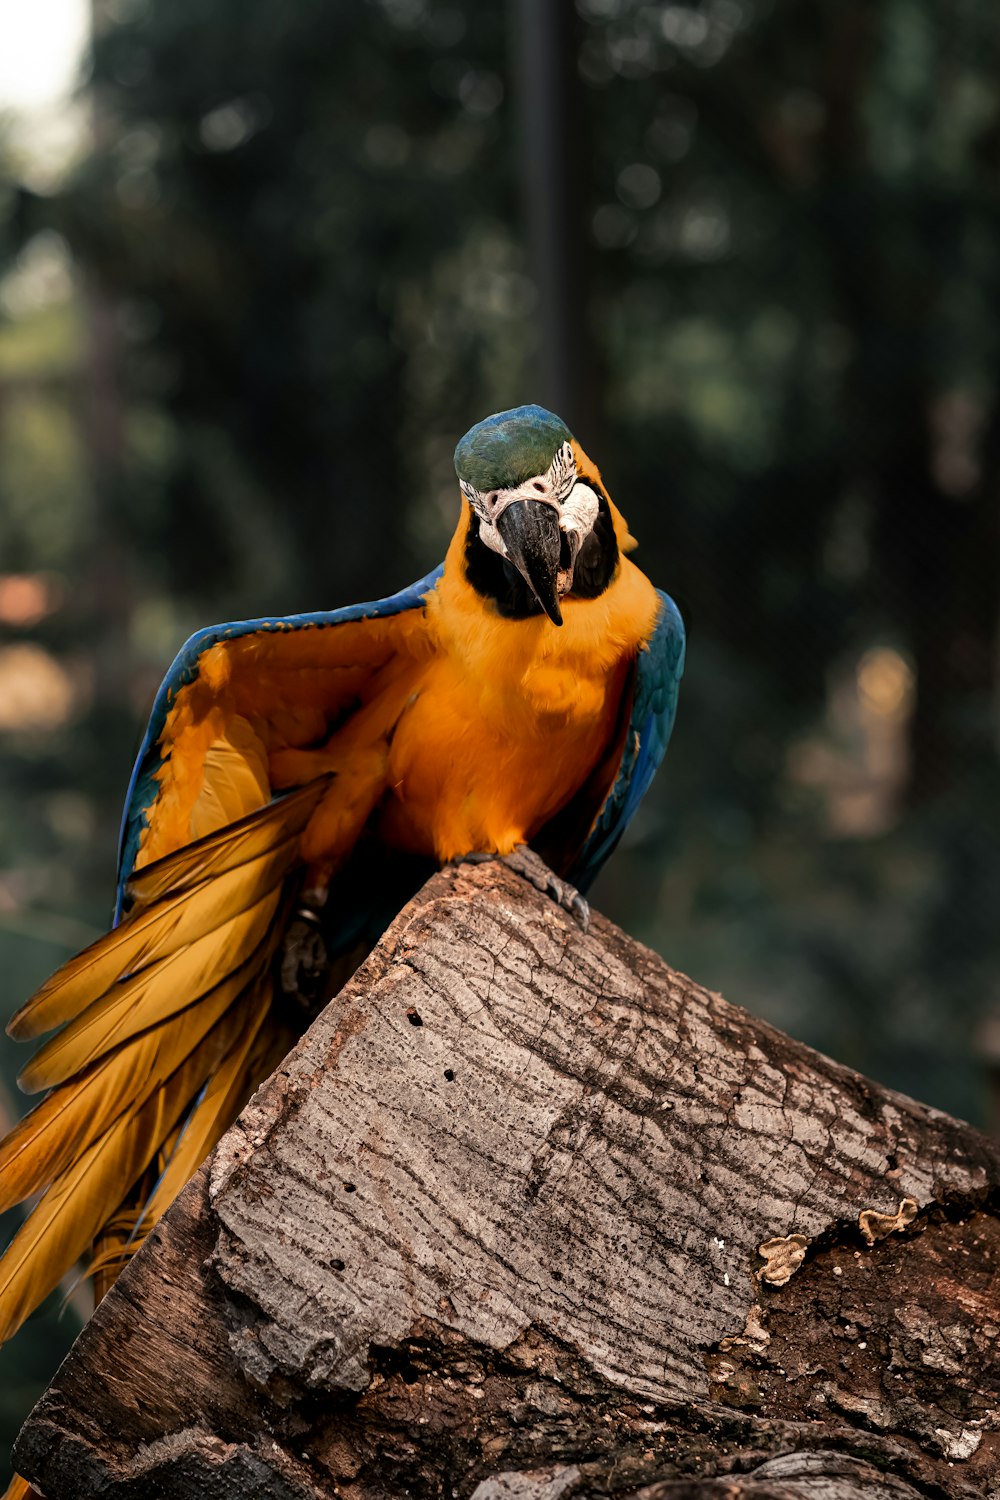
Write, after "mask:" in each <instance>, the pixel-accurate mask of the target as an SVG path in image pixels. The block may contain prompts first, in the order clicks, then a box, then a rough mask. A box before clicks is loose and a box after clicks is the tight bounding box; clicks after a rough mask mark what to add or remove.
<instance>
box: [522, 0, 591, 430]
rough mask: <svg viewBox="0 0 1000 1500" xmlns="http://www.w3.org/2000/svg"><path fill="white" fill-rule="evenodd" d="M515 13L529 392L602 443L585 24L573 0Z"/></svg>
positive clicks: (529, 3)
mask: <svg viewBox="0 0 1000 1500" xmlns="http://www.w3.org/2000/svg"><path fill="white" fill-rule="evenodd" d="M510 16H511V20H512V24H513V28H514V37H513V43H514V47H513V55H514V63H515V67H514V79H515V88H516V106H517V113H518V119H519V125H520V140H519V149H520V178H521V185H522V201H523V211H524V216H525V225H526V241H527V249H528V259H529V265H530V269H531V274H532V277H533V279H534V281H535V285H536V286H537V288H538V297H539V308H538V317H537V323H536V326H537V330H538V340H539V347H538V362H537V366H536V368H535V371H534V374H535V380H536V387H535V393H534V396H533V398H532V399H535V400H538V401H541V402H542V403H543V404H544V405H546V406H549V407H551V408H552V409H553V410H554V411H556V412H558V413H559V415H560V416H561V417H562V418H563V419H564V420H565V421H566V422H567V423H568V424H569V426H570V427H571V428H572V430H573V431H574V432H575V433H577V434H578V435H579V437H580V438H581V440H582V441H584V442H585V443H588V444H594V445H595V446H596V439H595V434H594V424H595V421H596V416H597V413H596V402H595V400H594V388H593V380H592V377H591V371H592V369H593V353H592V351H591V350H590V349H589V347H588V345H589V339H588V329H587V305H588V290H589V288H588V279H589V278H588V275H587V263H588V259H589V244H590V234H589V229H590V226H589V222H588V215H587V191H586V189H587V176H588V174H587V170H586V167H587V160H588V150H587V145H586V130H585V126H586V112H585V109H584V100H583V96H582V88H583V86H582V83H581V80H580V76H579V71H578V68H577V58H578V55H579V43H580V21H579V17H578V16H577V13H576V7H575V5H574V3H573V0H511V7H510Z"/></svg>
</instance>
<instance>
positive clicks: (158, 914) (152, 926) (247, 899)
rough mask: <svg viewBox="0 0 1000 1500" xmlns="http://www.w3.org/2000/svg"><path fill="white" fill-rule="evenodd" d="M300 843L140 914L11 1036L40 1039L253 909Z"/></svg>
mask: <svg viewBox="0 0 1000 1500" xmlns="http://www.w3.org/2000/svg"><path fill="white" fill-rule="evenodd" d="M298 846H299V840H298V837H297V836H296V837H295V838H291V839H286V840H285V842H284V843H282V844H279V845H278V846H277V848H276V849H273V850H268V851H267V852H265V853H264V854H262V855H259V856H258V857H257V858H256V859H254V860H252V861H250V862H249V863H247V864H243V865H239V866H237V867H236V869H233V870H227V871H226V872H225V873H224V874H222V875H220V876H218V877H217V878H216V879H215V880H212V881H211V882H204V883H202V884H201V885H198V886H195V887H193V888H192V889H188V890H184V891H181V892H179V893H177V894H176V895H173V896H171V897H169V898H167V899H165V900H163V901H160V902H158V903H157V904H156V905H155V906H151V907H147V908H145V910H144V911H142V912H141V913H140V914H139V915H138V916H136V917H134V918H126V919H125V921H124V922H123V923H122V924H121V926H120V927H116V928H115V929H114V930H113V931H112V932H109V933H107V935H106V936H105V937H102V938H100V939H99V940H98V941H97V942H96V943H92V944H91V946H90V947H89V948H86V949H85V950H84V952H83V953H81V954H79V955H78V956H77V957H76V958H74V959H71V960H70V962H69V963H67V964H64V965H63V966H62V968H61V969H59V970H57V972H56V973H55V974H53V976H52V978H51V979H49V980H47V981H46V983H45V984H43V985H42V987H41V989H39V990H37V991H36V993H35V994H34V995H33V996H32V998H31V999H30V1000H29V1001H27V1003H26V1004H25V1005H23V1006H22V1007H21V1009H20V1010H19V1011H18V1013H17V1015H16V1016H15V1017H14V1018H13V1020H12V1021H11V1023H10V1025H9V1026H8V1028H7V1029H8V1032H9V1033H10V1035H11V1036H14V1037H17V1038H18V1039H27V1038H29V1037H33V1036H39V1035H40V1034H41V1033H42V1032H43V1031H49V1030H51V1028H52V1027H54V1026H59V1025H61V1024H62V1022H63V1021H68V1020H69V1019H70V1018H71V1017H72V1016H78V1015H79V1014H80V1012H81V1010H83V1009H84V1007H85V1006H86V1005H88V1004H90V1002H91V1001H92V1000H94V999H96V998H97V997H98V996H100V995H103V994H104V993H105V992H106V991H107V990H108V989H110V987H111V986H112V985H113V984H117V983H119V982H121V981H124V980H126V979H130V978H133V977H134V976H135V975H136V974H138V973H141V972H142V971H143V970H145V969H147V968H149V966H150V965H151V964H154V963H156V962H157V961H158V960H159V959H163V958H167V957H169V955H170V954H171V953H176V952H177V951H178V950H179V949H180V948H183V947H186V946H187V945H188V944H189V943H193V942H196V941H197V940H198V938H201V937H204V936H205V934H206V933H209V932H212V931H213V930H214V929H215V928H217V927H218V925H219V922H220V914H222V913H225V914H227V915H230V914H232V913H233V912H241V911H246V910H247V908H248V907H250V906H252V905H253V904H254V902H255V901H257V900H259V899H260V898H261V897H262V896H265V895H266V894H267V893H268V892H269V891H272V890H274V888H275V887H276V886H277V885H279V884H280V883H281V881H282V880H284V878H285V876H286V875H287V874H288V871H289V870H290V869H291V867H292V865H293V864H294V863H295V860H296V857H297V855H298Z"/></svg>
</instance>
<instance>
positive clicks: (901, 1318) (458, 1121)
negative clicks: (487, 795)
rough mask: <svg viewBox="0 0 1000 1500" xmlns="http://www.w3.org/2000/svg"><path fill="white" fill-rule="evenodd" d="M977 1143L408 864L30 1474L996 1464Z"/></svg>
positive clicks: (989, 1204)
mask: <svg viewBox="0 0 1000 1500" xmlns="http://www.w3.org/2000/svg"><path fill="white" fill-rule="evenodd" d="M998 1169H1000V1156H998V1150H997V1148H996V1147H995V1146H994V1145H993V1144H992V1143H991V1142H989V1141H987V1140H986V1139H985V1138H983V1137H982V1136H980V1135H978V1134H977V1133H976V1132H975V1131H973V1130H971V1129H970V1128H969V1127H967V1126H965V1125H962V1124H960V1123H958V1122H956V1121H954V1120H951V1119H949V1118H948V1117H946V1116H944V1115H942V1114H940V1113H938V1112H937V1111H934V1110H930V1109H927V1108H925V1107H923V1106H921V1105H919V1104H915V1103H913V1102H912V1101H911V1100H908V1099H905V1098H903V1097H902V1096H900V1095H898V1094H893V1093H890V1092H888V1091H887V1090H885V1089H882V1088H881V1087H879V1086H878V1085H877V1084H874V1083H872V1082H870V1081H868V1080H866V1079H864V1078H862V1077H860V1076H859V1075H858V1074H856V1073H853V1072H850V1071H849V1070H848V1069H845V1068H842V1067H839V1066H837V1065H836V1064H835V1063H832V1062H830V1061H829V1060H828V1059H826V1058H824V1057H821V1056H819V1055H817V1054H816V1053H814V1052H811V1051H810V1050H809V1049H808V1048H805V1047H803V1046H801V1045H800V1044H798V1043H797V1042H794V1041H792V1040H790V1039H789V1038H788V1037H785V1036H783V1035H781V1034H780V1033H779V1032H777V1031H775V1030H773V1029H772V1028H770V1027H769V1026H767V1025H765V1024H764V1023H762V1022H760V1021H758V1020H756V1019H755V1018H754V1017H752V1016H750V1015H748V1014H747V1013H746V1012H745V1011H742V1010H740V1009H738V1008H737V1007H735V1006H732V1005H729V1004H727V1003H726V1002H725V1001H724V1000H722V999H721V998H720V997H719V996H718V995H714V994H710V993H709V992H707V991H706V990H704V989H702V988H701V987H700V986H699V985H697V984H695V983H693V982H692V981H691V980H689V979H686V978H685V977H684V976H683V975H680V974H677V973H675V972H674V971H673V970H671V969H670V968H668V967H667V965H666V964H665V963H664V962H663V961H662V960H661V959H660V958H658V957H657V956H656V955H655V954H654V953H651V952H650V951H649V950H647V949H645V948H643V947H641V946H640V945H639V944H637V943H635V942H633V941H631V940H630V939H629V938H627V937H626V936H625V935H624V934H623V933H621V932H620V931H619V930H618V929H616V928H614V927H612V926H611V925H610V924H609V923H607V922H606V921H604V920H603V919H602V918H601V917H599V916H595V917H594V919H593V922H592V925H591V928H590V931H589V932H587V933H583V932H582V931H581V930H580V928H579V927H578V926H577V925H576V923H575V922H574V921H573V919H571V918H570V917H568V916H567V915H566V914H565V913H564V912H562V911H561V910H560V909H559V908H557V907H556V906H555V905H554V904H553V903H552V902H550V901H549V900H547V899H546V898H545V897H543V896H541V895H539V894H537V893H536V892H534V891H533V890H531V889H529V888H528V887H527V886H526V885H524V884H523V883H522V882H521V881H519V880H518V879H517V878H516V877H515V876H513V875H512V874H511V873H510V872H509V871H507V870H506V869H505V868H504V867H502V866H499V865H497V864H487V865H484V866H479V867H476V868H474V869H472V868H462V869H459V870H449V871H447V872H445V873H442V874H440V875H437V876H435V877H434V879H433V880H431V881H430V882H429V884H428V885H427V886H426V887H425V888H424V890H423V891H422V892H421V893H420V895H419V896H418V897H417V898H416V899H415V900H414V901H413V902H412V903H411V904H410V906H408V907H407V908H406V910H405V911H404V912H403V913H402V914H401V916H400V917H399V918H398V919H397V920H396V922H395V923H394V925H393V927H392V928H391V929H390V931H389V932H388V934H387V935H386V937H385V939H384V940H383V942H382V943H381V944H380V946H379V948H378V949H377V950H376V951H375V953H373V955H372V956H371V958H370V959H369V960H368V962H367V963H366V964H365V965H364V966H363V967H362V969H361V970H359V972H358V973H357V975H356V976H355V978H354V979H353V980H352V981H351V982H350V984H349V985H348V986H347V987H346V988H345V990H344V991H342V993H341V994H340V996H339V997H338V998H337V999H336V1000H334V1001H333V1002H332V1004H331V1005H330V1006H329V1007H328V1008H327V1009H326V1010H325V1011H324V1012H323V1014H322V1015H321V1016H320V1017H319V1019H318V1020H317V1021H316V1022H315V1024H314V1025H313V1026H312V1027H311V1029H310V1030H309V1032H308V1033H307V1034H306V1036H305V1037H304V1038H303V1039H302V1041H301V1043H300V1044H299V1046H298V1047H297V1048H296V1049H295V1051H294V1052H293V1053H291V1055H290V1056H289V1057H288V1058H287V1059H286V1061H285V1062H284V1063H283V1065H282V1066H281V1068H280V1069H279V1070H278V1071H277V1072H276V1073H275V1074H274V1075H273V1077H272V1078H271V1079H269V1080H268V1082H267V1083H266V1084H265V1085H264V1087H263V1088H262V1089H261V1090H260V1091H259V1093H258V1094H257V1095H256V1096H255V1098H254V1099H253V1101H252V1102H251V1104H250V1105H249V1106H248V1108H247V1109H246V1111H245V1112H244V1114H243V1115H242V1116H241V1118H240V1120H239V1121H238V1122H237V1124H236V1125H235V1126H234V1127H233V1129H232V1130H231V1131H230V1133H229V1134H228V1135H227V1136H226V1138H225V1139H224V1141H223V1142H222V1143H221V1145H220V1147H219V1148H218V1150H217V1151H216V1153H215V1155H214V1157H213V1159H212V1160H211V1161H210V1162H209V1163H208V1164H207V1166H206V1168H204V1169H203V1171H202V1172H201V1173H200V1174H199V1176H198V1177H197V1178H196V1179H195V1181H194V1182H193V1183H192V1184H191V1185H190V1186H189V1187H188V1188H187V1190H186V1191H185V1193H184V1194H183V1195H182V1197H181V1198H180V1199H179V1200H178V1202H177V1204H176V1205H175V1206H174V1208H173V1209H172V1210H171V1212H170V1213H169V1214H168V1215H167V1217H166V1219H165V1220H164V1221H163V1223H162V1224H161V1225H160V1227H159V1228H158V1229H157V1230H156V1231H155V1232H154V1234H153V1235H152V1236H151V1237H150V1240H149V1242H148V1243H147V1245H146V1247H145V1248H144V1249H143V1251H142V1252H141V1253H140V1254H139V1256H138V1257H137V1258H136V1260H135V1262H134V1263H133V1265H132V1266H131V1267H130V1268H129V1270H128V1271H127V1272H126V1273H125V1274H124V1275H123V1276H122V1278H121V1280H120V1281H119V1283H118V1285H117V1287H116V1288H115V1290H114V1291H113V1292H112V1293H111V1294H110V1295H109V1296H108V1297H107V1298H106V1300H105V1301H104V1303H103V1304H102V1305H101V1306H100V1307H99V1308H98V1310H97V1312H96V1314H95V1315H94V1318H93V1320H92V1322H91V1324H90V1325H89V1327H88V1328H87V1329H86V1330H85V1332H84V1333H83V1335H82V1336H81V1337H80V1339H79V1341H78V1343H77V1345H76V1346H75V1347H74V1350H73V1351H72V1353H71V1354H70V1356H69V1358H68V1359H67V1361H66V1363H65V1364H64V1365H63V1367H62V1369H61V1371H60V1372H59V1374H58V1376H57V1378H56V1380H55V1382H54V1383H53V1385H52V1387H51V1388H50V1390H49V1391H48V1392H47V1394H46V1395H45V1396H44V1397H43V1399H42V1401H41V1402H40V1403H39V1405H38V1406H37V1407H36V1409H35V1411H34V1413H33V1414H32V1416H31V1418H30V1420H29V1422H28V1424H27V1426H26V1427H25V1429H24V1431H23V1432H22V1434H21V1437H20V1439H19V1442H18V1445H17V1450H16V1461H17V1465H18V1468H19V1470H20V1471H21V1472H22V1473H24V1474H25V1475H26V1476H28V1477H30V1478H31V1479H32V1480H33V1481H35V1482H36V1483H37V1484H38V1485H39V1486H40V1487H42V1488H43V1489H44V1491H45V1493H46V1495H47V1496H48V1497H49V1500H63V1497H66V1500H69V1497H73V1500H83V1497H87V1496H95V1495H98V1494H100V1495H101V1496H104V1497H114V1500H129V1497H136V1500H139V1497H140V1496H141V1497H143V1500H147V1497H150V1496H164V1497H174V1496H176V1497H181V1496H183V1497H185V1500H190V1497H197V1496H213V1497H216V1496H218V1497H226V1496H234V1497H235V1496H240V1497H247V1496H262V1497H263V1496H267V1497H274V1500H278V1497H280V1500H305V1497H316V1496H346V1497H351V1500H376V1497H383V1496H397V1495H410V1496H417V1497H423V1496H428V1497H429V1496H465V1497H474V1500H579V1497H584V1496H591V1497H596V1496H606V1495H614V1496H616V1497H622V1500H624V1497H631V1500H640V1497H641V1500H694V1497H699V1500H702V1497H703V1500H736V1497H747V1500H751V1497H752V1500H792V1497H803V1500H805V1497H814V1500H848V1497H855V1496H857V1497H861V1496H866V1497H875V1500H914V1497H917V1496H921V1497H931V1496H934V1497H952V1496H954V1497H964V1496H970V1497H971V1496H982V1495H984V1494H987V1493H988V1492H989V1491H990V1490H991V1489H992V1488H994V1487H995V1486H997V1485H1000V1458H998V1447H1000V1438H998V1426H1000V1418H998V1408H1000V1372H998V1369H997V1366H996V1362H995V1360H994V1348H995V1342H996V1337H997V1333H998V1331H1000V1285H998V1280H997V1277H996V1263H997V1259H998V1255H1000V1223H998V1214H997V1207H998V1202H1000V1197H998V1193H997V1185H998Z"/></svg>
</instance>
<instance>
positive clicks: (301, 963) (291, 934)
mask: <svg viewBox="0 0 1000 1500" xmlns="http://www.w3.org/2000/svg"><path fill="white" fill-rule="evenodd" d="M329 967H330V960H329V956H328V954H327V951H326V943H325V942H324V941H323V933H322V930H321V924H320V919H319V917H318V915H317V914H316V912H314V911H311V910H310V909H309V907H307V906H300V907H299V909H298V910H297V911H296V912H295V914H294V915H293V917H292V920H291V922H290V923H289V924H288V931H287V932H286V934H285V941H284V943H283V944H282V948H281V962H280V967H279V977H280V984H281V992H282V994H283V995H284V996H285V998H286V999H287V1000H290V1001H291V1002H292V1003H293V1004H294V1005H295V1006H296V1007H297V1008H299V1009H301V1010H303V1011H305V1013H306V1014H307V1015H308V1016H309V1017H310V1019H312V1018H313V1017H315V1016H317V1015H318V1014H319V1012H320V1010H321V1009H322V1005H323V998H324V996H323V991H324V986H325V984H326V977H327V971H328V969H329Z"/></svg>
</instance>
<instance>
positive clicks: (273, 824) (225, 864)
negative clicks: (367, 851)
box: [126, 775, 331, 909]
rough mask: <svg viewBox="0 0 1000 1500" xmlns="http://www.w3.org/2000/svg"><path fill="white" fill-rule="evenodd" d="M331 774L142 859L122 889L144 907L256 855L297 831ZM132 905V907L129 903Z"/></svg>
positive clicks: (318, 799) (320, 796)
mask: <svg viewBox="0 0 1000 1500" xmlns="http://www.w3.org/2000/svg"><path fill="white" fill-rule="evenodd" d="M330 780H331V778H330V776H329V775H326V776H318V777H317V778H316V780H315V781H311V782H310V783H309V784H308V786H304V787H301V788H300V789H299V790H298V791H296V792H289V794H288V796H287V797H279V798H278V800H277V801H276V802H271V803H270V804H269V805H268V806H267V807H264V808H262V809H261V810H260V811H259V812H255V813H250V814H249V815H248V816H247V817H245V818H241V819H240V820H239V822H237V823H231V824H230V825H229V827H228V828H222V829H220V830H219V832H217V833H211V834H208V835H207V837H205V838H203V839H199V840H198V841H197V842H196V843H193V844H185V845H184V847H183V848H182V849H178V850H177V851H176V852H175V853H173V854H168V855H166V856H165V857H164V858H163V859H158V860H156V861H155V862H154V863H152V864H148V865H144V866H143V867H142V868H141V869H139V870H136V871H135V872H134V873H133V874H132V875H131V876H130V877H129V881H128V884H127V886H126V895H127V897H128V899H129V900H130V901H131V902H132V903H134V907H141V908H145V907H146V906H148V905H149V904H150V902H152V901H157V900H159V898H160V897H161V896H167V895H172V894H173V893H174V892H176V891H183V890H189V889H190V888H191V887H192V886H194V885H199V884H200V883H201V882H202V881H204V880H209V879H214V878H215V877H216V876H218V875H223V874H225V873H226V871H227V870H232V869H235V868H236V867H237V866H238V865H241V864H244V863H246V862H247V861H248V860H252V859H256V858H257V857H258V855H261V854H264V853H266V852H267V850H269V849H273V848H275V846H276V845H277V844H280V843H282V842H284V840H285V839H287V838H291V837H293V836H294V835H296V834H300V833H301V832H302V830H303V829H304V828H305V826H306V824H307V823H308V822H309V819H310V818H311V817H312V814H313V812H314V811H315V809H316V807H317V806H318V805H319V803H320V801H321V800H322V798H323V796H324V794H325V792H326V790H327V787H328V786H329V785H330ZM133 909H134V908H133Z"/></svg>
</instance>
